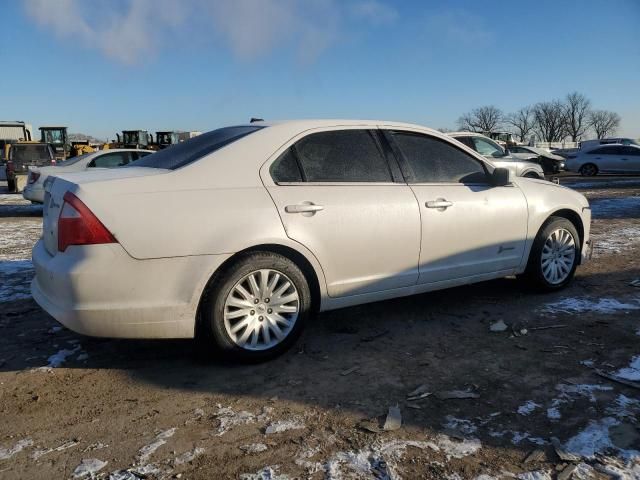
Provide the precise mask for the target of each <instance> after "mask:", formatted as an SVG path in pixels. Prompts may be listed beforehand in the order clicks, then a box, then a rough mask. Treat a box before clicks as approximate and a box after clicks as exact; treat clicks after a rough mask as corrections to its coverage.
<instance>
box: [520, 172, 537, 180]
mask: <svg viewBox="0 0 640 480" xmlns="http://www.w3.org/2000/svg"><path fill="white" fill-rule="evenodd" d="M524 178H537V179H540V176H539V175H538V174H537V173H533V172H529V173H527V174H525V175H524Z"/></svg>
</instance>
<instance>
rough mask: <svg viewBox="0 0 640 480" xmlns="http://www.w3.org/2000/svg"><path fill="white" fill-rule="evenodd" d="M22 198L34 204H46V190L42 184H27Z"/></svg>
mask: <svg viewBox="0 0 640 480" xmlns="http://www.w3.org/2000/svg"><path fill="white" fill-rule="evenodd" d="M22 196H23V197H24V198H26V199H27V200H31V201H32V202H37V203H44V188H43V187H42V184H40V183H31V184H27V186H26V187H24V190H23V191H22Z"/></svg>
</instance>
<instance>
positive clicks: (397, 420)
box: [382, 405, 402, 432]
mask: <svg viewBox="0 0 640 480" xmlns="http://www.w3.org/2000/svg"><path fill="white" fill-rule="evenodd" d="M401 426H402V414H401V413H400V407H398V405H396V406H394V407H389V412H388V413H387V418H386V420H385V421H384V425H383V426H382V429H383V430H385V431H387V432H389V431H393V430H398V429H399V428H400V427H401Z"/></svg>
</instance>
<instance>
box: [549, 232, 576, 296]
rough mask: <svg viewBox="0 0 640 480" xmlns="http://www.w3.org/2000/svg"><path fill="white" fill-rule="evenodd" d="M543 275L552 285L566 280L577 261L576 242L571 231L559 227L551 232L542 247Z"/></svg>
mask: <svg viewBox="0 0 640 480" xmlns="http://www.w3.org/2000/svg"><path fill="white" fill-rule="evenodd" d="M540 261H541V263H542V275H543V276H544V278H545V280H546V281H547V282H549V283H550V284H552V285H558V284H560V283H562V282H564V281H565V280H566V279H567V278H568V277H569V275H570V274H571V271H572V269H573V266H574V263H575V261H576V243H575V239H574V238H573V235H572V234H571V232H569V231H568V230H566V229H564V228H558V229H556V230H554V231H553V232H551V234H550V235H549V236H548V237H547V239H546V240H545V242H544V246H543V247H542V255H541V258H540Z"/></svg>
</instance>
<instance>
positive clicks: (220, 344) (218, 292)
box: [196, 251, 312, 363]
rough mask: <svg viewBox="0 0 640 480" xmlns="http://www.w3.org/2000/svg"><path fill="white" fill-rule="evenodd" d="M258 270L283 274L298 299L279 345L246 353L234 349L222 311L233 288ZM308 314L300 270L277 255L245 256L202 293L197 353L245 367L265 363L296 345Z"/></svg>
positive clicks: (308, 302)
mask: <svg viewBox="0 0 640 480" xmlns="http://www.w3.org/2000/svg"><path fill="white" fill-rule="evenodd" d="M261 269H271V270H276V271H277V272H280V273H283V274H284V275H286V277H288V279H289V280H290V281H291V282H292V283H293V285H294V286H295V289H296V290H297V293H298V297H299V300H298V308H299V309H298V317H297V319H296V321H295V323H294V325H293V327H292V329H291V330H290V331H289V333H288V334H287V336H286V337H285V338H284V339H283V340H282V341H281V342H280V343H278V344H276V345H275V346H273V347H271V348H268V349H265V350H249V349H245V348H242V347H240V346H238V345H237V344H236V343H235V342H234V341H233V339H232V338H231V336H230V335H229V333H228V332H227V331H226V328H225V321H224V308H225V302H226V299H227V296H228V295H229V294H230V292H231V290H232V289H233V288H234V287H235V285H236V284H237V283H238V282H239V281H240V280H241V279H243V278H244V277H246V276H247V275H249V274H250V273H251V272H254V271H257V270H261ZM311 314H312V300H311V290H310V288H309V283H308V281H307V279H306V277H305V275H304V274H303V273H302V271H301V270H300V268H299V267H298V266H297V265H296V264H295V263H294V262H292V261H291V260H289V259H288V258H286V257H284V256H282V255H279V254H277V253H273V252H259V251H258V252H249V253H247V254H245V255H242V256H241V257H239V258H238V259H237V260H236V261H234V262H233V263H232V264H231V265H229V266H227V267H226V268H224V270H223V271H221V272H218V273H217V274H216V275H215V276H214V277H213V278H212V280H211V281H210V283H209V285H208V286H207V288H206V289H205V292H204V294H203V298H202V300H201V302H200V313H199V324H198V328H197V331H196V341H197V342H198V347H199V353H200V354H201V355H203V354H204V356H206V357H217V358H219V359H222V360H233V361H239V362H247V363H254V362H261V361H265V360H269V359H271V358H274V357H276V356H278V355H280V354H282V353H284V352H285V351H286V350H288V349H289V348H290V347H291V346H292V345H293V344H294V343H295V342H296V340H297V339H298V337H299V336H300V334H301V333H302V330H303V329H304V326H305V324H306V322H307V320H308V319H309V317H310V316H311Z"/></svg>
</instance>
